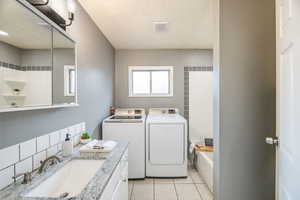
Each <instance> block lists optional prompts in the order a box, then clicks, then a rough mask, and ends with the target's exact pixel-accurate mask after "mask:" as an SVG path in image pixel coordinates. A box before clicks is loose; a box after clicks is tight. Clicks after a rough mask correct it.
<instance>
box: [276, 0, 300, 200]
mask: <svg viewBox="0 0 300 200" xmlns="http://www.w3.org/2000/svg"><path fill="white" fill-rule="evenodd" d="M276 10H277V14H276V15H277V45H278V46H277V137H278V138H279V146H278V147H277V166H276V168H277V169H276V172H277V175H276V182H277V183H276V193H277V194H276V198H277V200H299V199H300V144H298V142H299V141H300V1H299V0H277V9H276Z"/></svg>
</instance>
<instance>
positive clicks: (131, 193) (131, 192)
mask: <svg viewBox="0 0 300 200" xmlns="http://www.w3.org/2000/svg"><path fill="white" fill-rule="evenodd" d="M133 189H134V182H133V183H132V188H131V191H130V199H129V200H131V199H132V195H133Z"/></svg>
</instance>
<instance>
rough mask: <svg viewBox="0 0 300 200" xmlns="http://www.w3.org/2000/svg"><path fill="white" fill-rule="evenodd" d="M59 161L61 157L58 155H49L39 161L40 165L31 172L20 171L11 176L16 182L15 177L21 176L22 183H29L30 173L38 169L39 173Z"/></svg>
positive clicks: (30, 179)
mask: <svg viewBox="0 0 300 200" xmlns="http://www.w3.org/2000/svg"><path fill="white" fill-rule="evenodd" d="M59 162H61V159H60V158H59V157H58V156H50V157H49V158H47V159H46V160H44V161H41V166H40V167H38V168H36V169H34V170H32V171H31V172H25V173H21V174H18V175H15V176H13V179H14V181H15V182H16V180H17V178H19V177H21V176H23V181H22V184H27V183H30V182H31V181H32V174H33V173H34V172H36V171H38V173H39V174H41V173H43V172H44V171H46V169H47V168H48V167H49V166H52V165H54V164H57V163H59Z"/></svg>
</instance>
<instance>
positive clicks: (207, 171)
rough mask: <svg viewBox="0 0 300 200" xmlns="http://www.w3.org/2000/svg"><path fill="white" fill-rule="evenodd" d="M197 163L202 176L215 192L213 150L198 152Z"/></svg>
mask: <svg viewBox="0 0 300 200" xmlns="http://www.w3.org/2000/svg"><path fill="white" fill-rule="evenodd" d="M195 164H196V168H197V170H198V172H199V174H200V176H201V177H202V178H203V180H204V181H205V183H206V185H207V186H208V188H209V190H210V191H211V192H213V152H196V163H195Z"/></svg>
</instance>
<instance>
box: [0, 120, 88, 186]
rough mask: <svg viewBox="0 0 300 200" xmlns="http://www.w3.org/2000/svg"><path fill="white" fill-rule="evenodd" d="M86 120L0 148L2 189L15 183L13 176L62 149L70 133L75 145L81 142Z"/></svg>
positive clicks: (37, 165)
mask: <svg viewBox="0 0 300 200" xmlns="http://www.w3.org/2000/svg"><path fill="white" fill-rule="evenodd" d="M84 131H85V122H82V123H78V124H75V125H73V126H70V127H66V128H64V129H61V130H57V131H55V132H52V133H49V134H46V135H42V136H39V137H36V138H33V139H30V140H28V141H25V142H22V143H20V144H16V145H12V146H10V147H7V148H4V149H0V190H1V189H3V188H5V187H7V186H8V185H10V184H11V183H13V178H12V177H13V176H15V175H17V174H20V173H24V172H29V171H31V170H33V169H36V168H38V167H39V166H40V161H43V160H45V159H46V158H47V157H49V156H52V155H55V154H57V153H59V152H60V151H61V150H62V142H63V141H64V139H65V137H66V134H67V133H69V134H70V135H71V137H72V140H73V145H74V146H75V145H77V144H79V142H80V134H81V133H82V132H84Z"/></svg>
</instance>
